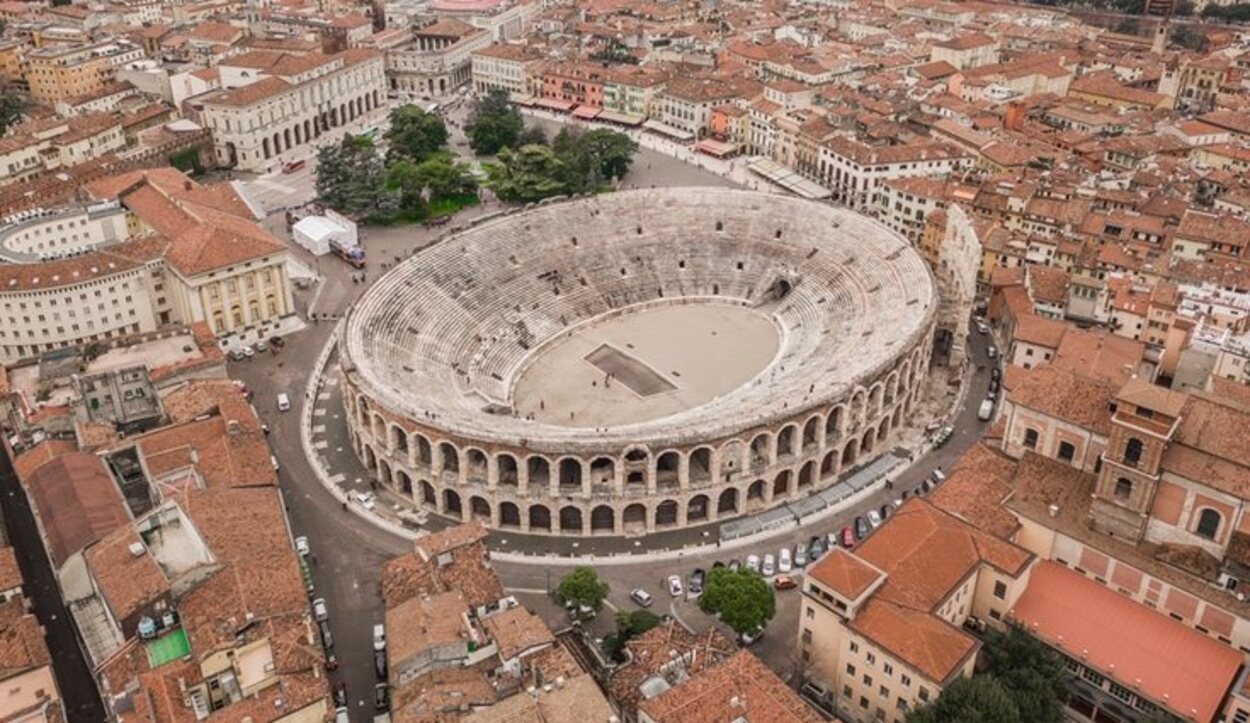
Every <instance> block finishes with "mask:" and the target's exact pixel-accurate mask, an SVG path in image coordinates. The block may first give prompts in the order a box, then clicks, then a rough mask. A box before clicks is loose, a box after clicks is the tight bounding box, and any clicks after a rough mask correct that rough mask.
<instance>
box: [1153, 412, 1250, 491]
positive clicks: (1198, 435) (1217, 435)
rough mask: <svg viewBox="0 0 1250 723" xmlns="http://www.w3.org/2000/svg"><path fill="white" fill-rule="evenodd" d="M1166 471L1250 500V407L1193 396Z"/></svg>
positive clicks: (1166, 459) (1165, 459) (1167, 456)
mask: <svg viewBox="0 0 1250 723" xmlns="http://www.w3.org/2000/svg"><path fill="white" fill-rule="evenodd" d="M1180 416H1181V422H1180V425H1179V426H1178V428H1177V430H1176V436H1175V438H1174V442H1173V443H1172V444H1170V445H1168V447H1167V448H1166V449H1165V450H1164V452H1163V460H1162V466H1163V468H1164V469H1165V470H1168V471H1169V472H1172V473H1174V474H1178V475H1180V476H1181V477H1184V478H1186V479H1191V480H1195V481H1197V482H1200V483H1203V484H1206V485H1209V486H1211V487H1213V488H1215V489H1217V490H1220V491H1222V492H1227V493H1230V494H1234V495H1236V496H1238V497H1241V498H1243V499H1245V498H1250V445H1247V444H1246V440H1247V439H1250V407H1247V406H1244V405H1242V404H1239V403H1237V402H1236V401H1233V400H1231V399H1228V398H1224V397H1216V396H1214V395H1208V394H1205V393H1194V394H1191V395H1189V398H1188V399H1187V400H1186V402H1185V404H1184V407H1183V410H1182V411H1181V412H1180Z"/></svg>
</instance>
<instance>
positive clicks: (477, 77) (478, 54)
mask: <svg viewBox="0 0 1250 723" xmlns="http://www.w3.org/2000/svg"><path fill="white" fill-rule="evenodd" d="M542 64H543V55H542V54H541V53H539V52H538V51H536V50H533V49H531V48H530V47H529V46H527V45H509V44H504V45H489V46H487V47H485V48H481V49H479V50H475V51H473V54H472V56H471V58H470V73H471V75H472V78H473V91H474V92H475V93H478V94H479V95H481V94H485V93H489V92H490V91H492V90H502V91H506V92H508V93H517V94H522V95H529V94H533V92H534V90H533V85H534V84H535V83H537V84H540V85H541V83H542V76H541V75H540V74H539V73H538V69H539V68H540V67H541V66H542Z"/></svg>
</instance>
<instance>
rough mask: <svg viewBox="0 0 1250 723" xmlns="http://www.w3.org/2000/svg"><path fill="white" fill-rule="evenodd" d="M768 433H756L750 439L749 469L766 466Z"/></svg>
mask: <svg viewBox="0 0 1250 723" xmlns="http://www.w3.org/2000/svg"><path fill="white" fill-rule="evenodd" d="M768 461H769V459H768V435H767V434H757V435H755V438H754V439H752V440H751V469H759V468H761V467H767V466H768Z"/></svg>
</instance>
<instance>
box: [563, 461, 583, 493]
mask: <svg viewBox="0 0 1250 723" xmlns="http://www.w3.org/2000/svg"><path fill="white" fill-rule="evenodd" d="M560 487H561V489H569V488H572V489H574V490H580V489H581V488H582V461H581V460H580V459H575V458H573V457H565V458H564V459H562V460H560Z"/></svg>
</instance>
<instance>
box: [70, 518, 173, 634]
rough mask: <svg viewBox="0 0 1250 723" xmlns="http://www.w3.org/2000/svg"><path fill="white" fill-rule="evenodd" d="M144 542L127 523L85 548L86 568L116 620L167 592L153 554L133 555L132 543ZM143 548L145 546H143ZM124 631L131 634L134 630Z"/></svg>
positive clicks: (158, 598) (163, 595)
mask: <svg viewBox="0 0 1250 723" xmlns="http://www.w3.org/2000/svg"><path fill="white" fill-rule="evenodd" d="M135 543H139V544H140V545H142V544H143V542H142V541H141V540H140V539H139V535H138V533H136V532H135V530H134V527H132V526H130V525H126V526H125V527H119V528H118V529H116V530H114V531H113V532H112V533H111V534H110V535H108V536H107V537H105V538H104V539H103V540H100V541H99V542H97V543H96V544H94V545H92V546H90V547H88V548H87V550H86V552H85V553H84V556H85V557H86V559H87V568H88V569H89V570H90V571H91V576H92V577H93V578H94V579H95V582H96V586H97V587H98V588H99V590H100V594H101V597H102V598H103V599H104V602H105V604H107V605H108V608H109V611H110V612H111V613H112V614H113V617H114V619H116V620H118V621H119V622H120V621H122V620H125V619H126V618H127V617H129V616H130V615H132V614H134V613H136V612H138V611H139V610H142V609H144V608H145V607H149V606H150V605H151V604H152V603H154V602H155V601H157V600H160V599H162V598H166V597H167V596H168V595H169V592H170V590H169V580H168V579H167V578H166V577H165V573H164V572H162V571H161V568H160V566H159V565H157V564H156V561H155V560H153V559H152V556H151V555H149V554H147V552H144V553H143V554H140V555H134V554H131V552H130V546H131V545H132V544H135ZM144 549H145V550H146V546H144ZM123 633H124V634H125V635H126V636H130V635H131V634H132V633H133V631H131V630H125V631H123Z"/></svg>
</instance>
